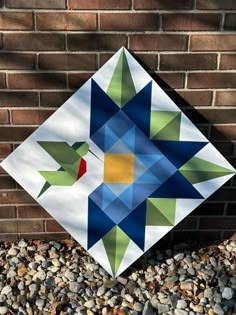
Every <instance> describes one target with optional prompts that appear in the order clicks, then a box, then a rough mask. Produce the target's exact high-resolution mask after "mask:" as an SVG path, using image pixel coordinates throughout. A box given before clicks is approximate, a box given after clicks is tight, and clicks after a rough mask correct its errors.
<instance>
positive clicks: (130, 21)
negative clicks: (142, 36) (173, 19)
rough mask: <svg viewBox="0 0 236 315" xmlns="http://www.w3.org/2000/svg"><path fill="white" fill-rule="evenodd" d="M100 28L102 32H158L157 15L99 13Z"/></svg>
mask: <svg viewBox="0 0 236 315" xmlns="http://www.w3.org/2000/svg"><path fill="white" fill-rule="evenodd" d="M121 21H122V23H121ZM100 28H101V30H104V31H118V30H120V31H151V30H158V29H159V15H158V14H156V13H101V15H100Z"/></svg>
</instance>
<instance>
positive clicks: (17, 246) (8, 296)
mask: <svg viewBox="0 0 236 315" xmlns="http://www.w3.org/2000/svg"><path fill="white" fill-rule="evenodd" d="M144 258H146V259H144ZM144 258H141V259H139V261H138V262H137V263H136V264H135V265H133V266H131V267H130V268H129V270H127V271H126V272H125V274H123V275H121V276H120V277H118V278H117V279H113V278H111V277H110V276H109V275H108V274H107V273H106V271H104V269H102V268H101V267H100V266H99V265H98V264H97V263H96V262H94V260H93V259H92V258H91V257H90V256H89V255H87V254H86V252H85V251H84V250H83V249H82V248H81V247H80V246H79V245H78V244H76V243H75V242H73V241H72V240H64V241H61V242H55V241H51V242H49V243H42V242H40V241H31V242H26V241H25V240H21V241H19V242H18V243H11V244H9V243H0V314H3V315H4V314H11V315H12V314H15V315H24V314H29V315H36V314H43V315H47V314H50V315H57V314H59V315H65V314H83V315H93V314H102V315H106V314H109V315H115V314H116V315H126V314H130V315H139V314H140V315H153V314H163V315H165V314H174V315H188V314H189V315H194V314H196V315H201V314H209V315H214V314H216V315H224V314H227V315H236V242H235V241H224V242H223V243H221V244H219V245H214V246H209V247H206V248H201V249H198V250H195V251H193V250H191V249H190V248H189V246H188V244H183V243H182V244H178V245H175V246H174V247H173V248H171V249H167V250H157V249H155V248H153V249H152V250H150V251H149V252H148V253H147V254H146V256H145V257H144Z"/></svg>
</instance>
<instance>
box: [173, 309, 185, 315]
mask: <svg viewBox="0 0 236 315" xmlns="http://www.w3.org/2000/svg"><path fill="white" fill-rule="evenodd" d="M174 314H175V315H188V312H187V311H185V310H182V309H178V308H176V309H175V312H174Z"/></svg>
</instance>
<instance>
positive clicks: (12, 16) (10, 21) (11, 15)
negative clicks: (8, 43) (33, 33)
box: [0, 12, 33, 31]
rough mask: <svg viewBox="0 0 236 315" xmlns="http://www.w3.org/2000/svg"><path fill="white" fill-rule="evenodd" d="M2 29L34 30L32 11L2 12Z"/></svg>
mask: <svg viewBox="0 0 236 315" xmlns="http://www.w3.org/2000/svg"><path fill="white" fill-rule="evenodd" d="M0 29H1V30H16V31H19V30H32V29H33V16H32V13H31V12H0Z"/></svg>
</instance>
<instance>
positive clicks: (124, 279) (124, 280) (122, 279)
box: [116, 276, 128, 285]
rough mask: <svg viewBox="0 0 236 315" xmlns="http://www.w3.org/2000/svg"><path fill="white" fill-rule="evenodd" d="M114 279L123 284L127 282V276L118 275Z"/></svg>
mask: <svg viewBox="0 0 236 315" xmlns="http://www.w3.org/2000/svg"><path fill="white" fill-rule="evenodd" d="M116 280H117V281H118V282H119V283H121V284H123V285H126V284H127V282H128V279H127V278H125V277H120V276H119V277H118V278H117V279H116Z"/></svg>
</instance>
